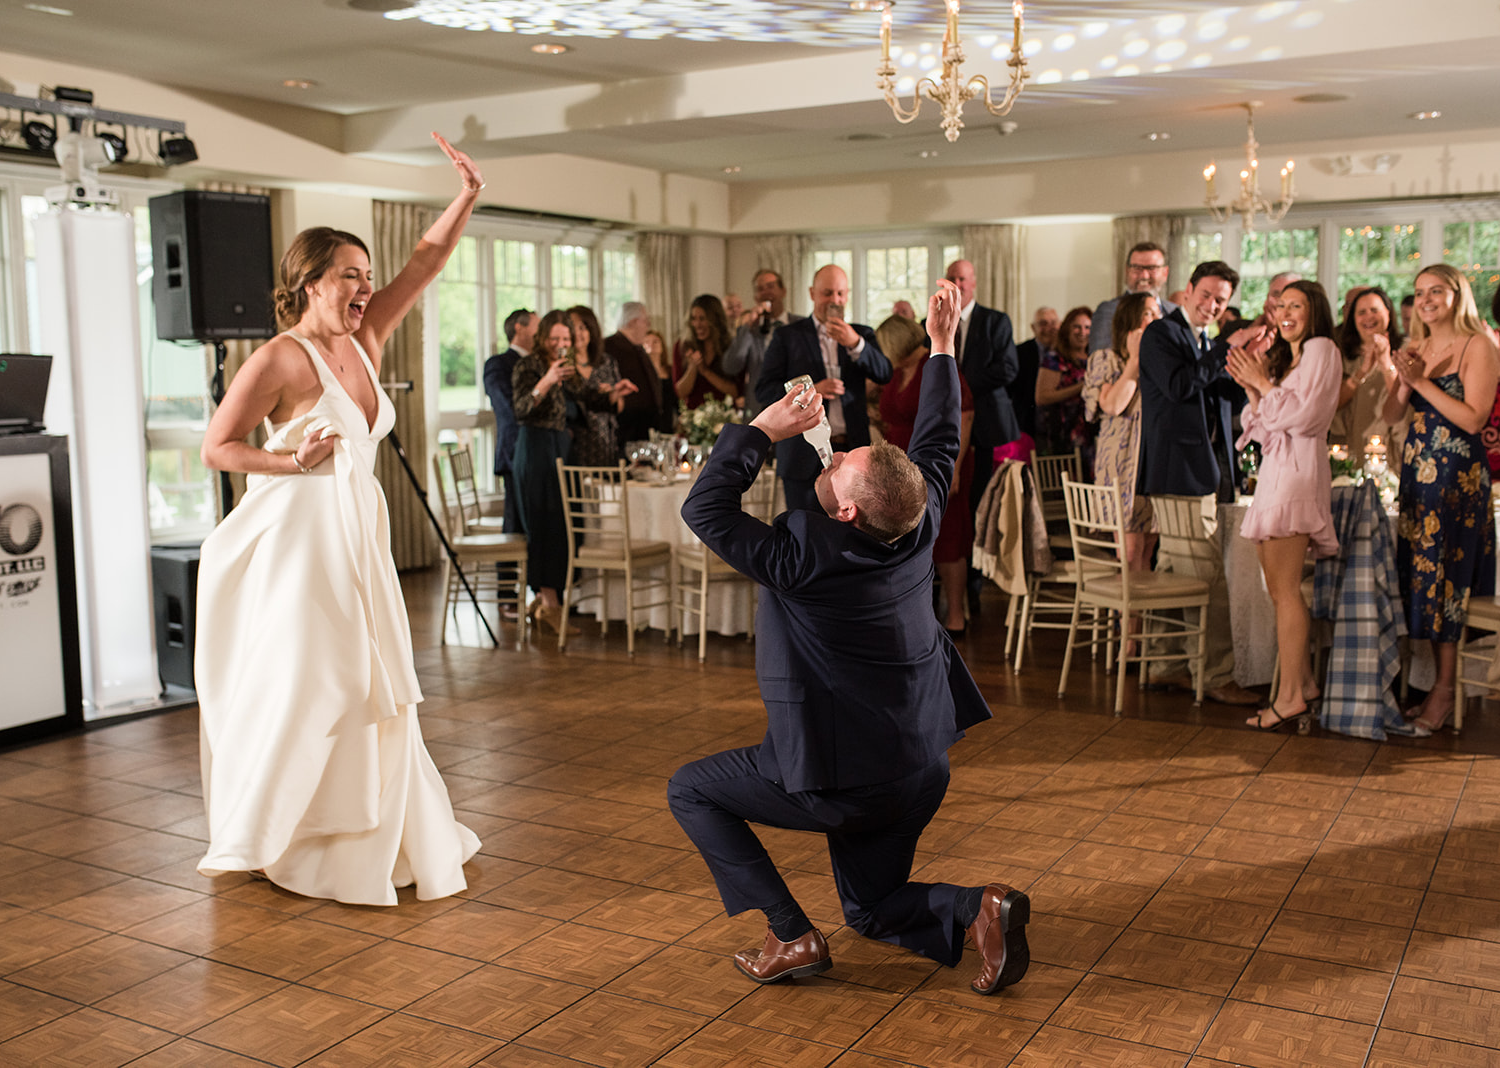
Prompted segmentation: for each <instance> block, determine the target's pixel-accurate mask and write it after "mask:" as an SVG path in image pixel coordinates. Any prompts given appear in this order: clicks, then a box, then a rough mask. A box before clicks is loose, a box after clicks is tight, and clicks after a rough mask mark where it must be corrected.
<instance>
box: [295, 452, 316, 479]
mask: <svg viewBox="0 0 1500 1068" xmlns="http://www.w3.org/2000/svg"><path fill="white" fill-rule="evenodd" d="M292 463H294V464H296V465H297V470H298V472H299V473H301V474H304V475H310V474H312V468H311V467H303V466H302V461H301V460H299V459H297V454H296V453H295V452H294V453H292Z"/></svg>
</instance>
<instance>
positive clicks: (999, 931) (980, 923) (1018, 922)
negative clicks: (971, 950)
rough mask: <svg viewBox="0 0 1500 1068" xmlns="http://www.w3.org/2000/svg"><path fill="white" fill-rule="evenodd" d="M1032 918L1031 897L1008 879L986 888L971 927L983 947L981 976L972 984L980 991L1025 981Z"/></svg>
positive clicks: (977, 943)
mask: <svg viewBox="0 0 1500 1068" xmlns="http://www.w3.org/2000/svg"><path fill="white" fill-rule="evenodd" d="M1030 920H1031V899H1030V898H1029V897H1027V896H1026V895H1025V894H1023V893H1021V891H1019V890H1016V889H1014V888H1013V887H1009V886H1006V885H1005V884H1004V883H990V885H989V886H986V887H985V888H984V897H983V898H982V899H981V900H980V903H979V915H978V917H976V918H975V920H974V923H973V924H972V925H971V926H970V927H969V937H970V938H972V939H973V940H974V947H975V948H976V949H978V950H979V958H980V965H979V977H978V978H977V979H975V980H974V981H973V982H972V983H970V984H969V985H970V986H971V987H973V988H974V991H975V992H976V993H979V994H993V993H994V992H995V991H997V990H999V989H1000V988H1002V987H1007V986H1010V985H1011V984H1012V983H1018V982H1020V981H1021V977H1022V976H1024V975H1025V974H1026V969H1027V968H1029V967H1030V966H1031V949H1030V947H1029V946H1027V945H1026V924H1027V923H1028V922H1029V921H1030Z"/></svg>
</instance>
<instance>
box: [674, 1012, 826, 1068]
mask: <svg viewBox="0 0 1500 1068" xmlns="http://www.w3.org/2000/svg"><path fill="white" fill-rule="evenodd" d="M842 1052H843V1050H841V1049H839V1048H838V1047H836V1046H829V1045H824V1044H822V1043H819V1042H813V1041H809V1040H807V1039H802V1038H795V1037H792V1036H790V1035H785V1034H777V1033H775V1032H767V1031H761V1030H755V1029H753V1028H749V1027H740V1026H738V1025H736V1024H733V1023H730V1022H728V1021H725V1020H715V1021H714V1022H713V1023H710V1024H708V1025H707V1026H706V1027H704V1028H703V1029H702V1030H701V1031H699V1032H698V1033H697V1034H695V1035H693V1036H692V1037H691V1038H689V1039H688V1040H687V1041H685V1042H683V1043H682V1044H681V1045H679V1046H678V1047H677V1048H676V1049H674V1050H672V1051H671V1052H670V1053H668V1054H667V1055H666V1056H664V1057H662V1058H661V1060H659V1061H656V1062H655V1063H656V1064H657V1065H659V1066H661V1068H783V1066H784V1068H823V1066H824V1065H827V1064H830V1063H832V1062H833V1060H834V1059H835V1058H837V1057H838V1056H839V1054H840V1053H842Z"/></svg>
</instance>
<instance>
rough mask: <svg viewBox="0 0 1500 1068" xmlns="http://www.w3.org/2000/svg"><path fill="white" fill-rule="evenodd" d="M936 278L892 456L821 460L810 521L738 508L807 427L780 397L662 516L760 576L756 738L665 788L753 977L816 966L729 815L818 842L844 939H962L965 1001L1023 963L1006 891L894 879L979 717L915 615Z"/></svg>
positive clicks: (933, 450) (926, 606) (944, 308)
mask: <svg viewBox="0 0 1500 1068" xmlns="http://www.w3.org/2000/svg"><path fill="white" fill-rule="evenodd" d="M938 285H939V287H940V288H939V289H938V292H937V293H936V294H935V295H934V296H933V297H932V299H931V300H930V301H929V305H928V308H929V310H928V318H927V326H928V331H929V333H930V334H931V336H932V341H933V351H934V355H933V356H931V357H929V358H928V360H927V364H926V367H925V368H924V370H923V379H922V394H921V403H920V409H919V411H918V414H917V421H916V429H915V433H914V434H913V435H912V440H911V447H910V450H909V453H907V454H903V453H902V452H901V450H900V449H898V448H896V447H895V446H893V445H889V444H881V445H876V446H873V447H871V446H866V447H864V448H860V449H855V450H854V451H853V452H849V453H837V454H835V455H834V458H833V464H832V466H830V467H829V468H828V469H827V470H826V471H824V472H823V473H822V474H821V475H820V476H819V477H818V479H817V482H816V485H815V491H816V493H817V499H818V502H819V503H820V504H821V505H822V509H823V511H822V512H815V511H806V510H794V511H791V512H787V513H784V514H783V515H781V516H779V517H778V518H777V519H776V522H775V523H774V524H773V525H772V526H769V527H768V526H766V525H765V524H764V523H762V522H761V521H759V520H757V519H755V518H754V517H752V516H750V515H747V514H746V513H745V512H744V511H742V510H741V507H740V498H741V496H742V495H743V494H744V492H745V491H746V490H747V489H749V487H750V486H751V484H752V483H753V482H754V481H755V477H756V473H757V472H758V471H759V470H760V466H761V464H762V463H763V462H764V460H765V457H766V454H767V452H769V451H770V449H771V446H772V445H774V444H775V443H776V442H779V441H783V440H786V439H787V438H790V437H793V436H794V435H797V434H800V433H802V432H803V431H805V430H807V429H809V428H810V427H812V426H814V425H816V424H817V422H818V418H819V415H820V413H821V409H822V403H823V402H822V398H821V397H819V396H818V395H817V394H816V393H815V392H813V391H811V390H809V391H806V392H804V393H801V394H790V395H788V396H786V397H783V398H782V399H781V400H779V401H777V402H775V403H773V404H771V405H770V406H768V407H767V408H766V409H765V410H764V411H762V412H761V413H760V414H759V415H758V416H757V417H756V418H755V421H754V422H752V423H751V424H750V425H749V426H732V425H731V426H726V427H725V428H724V432H723V433H722V434H721V435H720V437H719V440H718V443H717V444H716V445H715V447H714V451H713V455H712V456H711V457H710V459H709V462H708V465H707V466H706V467H705V468H704V470H703V473H702V474H701V475H700V476H699V478H698V482H697V484H696V485H695V486H694V487H693V490H692V492H691V493H690V494H689V495H688V499H687V501H686V502H685V503H684V504H683V507H682V515H683V518H684V519H685V520H686V521H687V524H688V526H689V527H691V528H692V529H693V532H694V533H695V534H697V535H698V536H699V537H700V538H701V539H702V540H703V541H704V543H705V544H706V545H708V547H709V548H710V549H712V550H713V551H714V552H715V553H717V554H718V555H719V556H720V557H722V558H723V559H724V560H726V561H727V562H728V563H729V564H731V565H732V566H733V567H734V568H735V569H736V570H738V571H740V572H742V573H743V574H745V575H747V576H749V577H750V578H752V579H754V580H755V581H756V582H758V583H760V585H761V592H760V611H759V615H758V617H757V618H758V624H757V630H756V639H757V640H756V647H755V658H756V676H757V678H758V679H759V682H760V692H761V697H762V698H763V699H764V701H765V705H766V717H767V721H768V730H767V732H766V737H765V739H764V740H763V741H762V742H761V743H760V745H758V746H751V747H749V748H745V749H734V750H730V751H729V752H725V753H719V754H717V755H715V756H711V757H707V758H705V759H703V760H698V761H695V762H693V763H691V764H688V765H686V766H684V767H682V768H680V769H678V771H677V773H676V774H675V775H673V776H672V780H671V783H670V784H669V785H668V788H667V798H668V801H669V803H670V804H671V807H672V814H673V815H674V816H676V817H677V821H678V822H679V823H680V824H681V825H682V828H683V830H684V831H686V832H687V835H688V837H689V838H691V839H692V840H693V843H694V844H695V845H696V846H697V847H698V849H699V851H700V852H701V853H702V854H703V858H704V860H705V861H706V862H707V863H708V867H709V870H710V872H712V874H713V877H714V881H715V883H716V884H717V886H718V890H719V896H720V897H721V898H722V899H723V901H724V907H725V909H727V910H728V911H729V913H730V914H734V913H739V912H743V911H744V910H746V909H751V908H755V909H760V910H761V911H762V912H764V913H765V916H766V922H767V928H768V929H767V931H766V938H765V943H764V945H763V946H762V947H761V948H760V949H759V950H758V951H757V950H754V949H750V950H745V951H744V952H741V953H737V954H735V957H734V962H735V966H736V967H737V968H738V969H739V970H740V971H741V972H743V973H744V974H745V975H746V976H748V977H749V978H750V979H753V980H754V981H755V982H758V983H771V982H775V981H777V980H779V979H788V978H801V977H803V976H810V975H816V974H818V973H819V972H823V971H827V970H828V969H829V968H831V967H832V966H833V962H832V960H831V959H830V957H829V953H828V944H827V942H826V941H824V938H823V935H822V934H821V933H819V931H818V930H817V929H816V928H815V927H813V925H812V923H811V921H810V920H808V918H807V916H806V914H804V913H803V911H802V909H801V907H800V906H799V905H798V904H797V901H796V900H795V899H794V898H793V897H792V894H791V892H790V891H789V890H788V889H787V885H786V883H785V882H784V881H783V880H782V877H781V875H780V873H778V872H777V870H776V867H775V865H774V864H773V863H772V862H771V859H770V857H769V856H767V854H766V851H765V849H764V848H763V847H762V846H761V843H760V840H759V839H758V838H756V836H755V832H754V831H752V830H751V829H750V827H749V823H748V822H747V821H753V822H755V823H761V824H765V825H768V826H772V827H785V828H790V829H793V830H805V831H815V832H819V833H822V834H824V835H826V836H827V839H828V850H829V855H830V858H831V860H832V863H833V877H834V881H835V883H836V885H837V887H838V892H839V897H840V899H841V901H842V902H843V909H844V919H845V921H846V922H847V923H848V924H849V926H850V927H852V928H854V929H855V930H856V931H858V932H859V933H860V934H863V935H865V936H867V937H869V938H875V939H879V940H881V941H884V942H892V943H894V944H896V945H900V946H905V947H907V948H908V949H912V950H915V951H916V952H918V953H921V954H923V955H924V956H927V957H930V958H932V959H933V960H936V961H939V962H940V963H943V964H946V965H948V966H950V967H951V966H954V965H956V964H957V963H958V961H959V959H960V958H961V957H962V955H963V948H964V937H965V934H967V935H968V936H969V937H971V938H972V939H973V941H974V945H975V946H976V947H977V949H978V951H979V956H980V966H979V974H978V976H977V977H976V978H975V979H974V981H973V983H972V984H971V985H972V987H973V989H974V990H975V991H977V992H978V993H981V994H992V993H994V992H995V991H996V990H999V989H1000V988H1002V987H1005V986H1009V985H1010V984H1012V983H1015V982H1017V981H1018V980H1019V979H1020V978H1021V977H1022V976H1023V975H1025V973H1026V968H1027V965H1028V964H1029V963H1030V959H1031V958H1030V953H1029V950H1028V948H1027V945H1026V923H1027V921H1028V919H1029V918H1030V908H1031V906H1030V902H1029V901H1028V899H1027V897H1026V895H1025V894H1023V893H1021V892H1020V891H1019V890H1014V889H1012V888H1011V887H1009V886H1005V885H1004V884H1001V883H991V884H990V885H988V886H975V887H959V886H954V885H951V884H948V883H914V882H910V881H909V880H910V878H911V868H912V859H913V856H914V854H915V851H916V847H917V840H918V838H919V837H920V836H921V834H922V831H923V829H924V828H925V827H926V826H927V824H928V822H929V821H930V820H931V819H932V817H933V814H934V813H936V812H937V810H938V806H939V805H940V804H942V801H943V795H944V794H945V793H946V791H947V788H948V755H947V750H948V747H949V746H951V745H952V744H953V743H954V742H956V741H957V740H958V739H959V738H961V737H962V736H963V729H964V728H965V727H969V726H972V725H973V724H975V723H978V722H981V721H983V720H985V719H988V718H989V715H990V712H989V708H988V706H987V705H986V704H985V702H984V698H983V697H982V696H981V695H980V693H979V688H978V687H977V686H976V685H975V684H974V680H973V678H972V677H971V676H970V675H969V671H968V669H967V668H966V667H965V666H964V663H963V660H962V659H961V658H960V657H959V655H958V653H957V652H956V651H955V650H954V648H953V644H952V642H950V641H949V640H948V636H947V635H946V634H945V633H944V632H943V630H942V628H941V627H940V626H938V621H937V619H936V617H935V616H934V615H933V612H932V543H933V540H934V539H935V538H936V537H937V532H938V527H939V525H940V523H941V521H942V516H943V508H944V505H945V504H946V503H947V497H948V489H949V486H950V485H951V482H952V477H953V467H954V463H955V461H956V460H957V457H958V443H959V381H958V377H959V370H958V367H957V365H956V364H955V363H954V360H953V357H952V356H951V355H947V354H948V353H951V352H952V351H953V335H954V330H955V327H956V325H957V323H958V315H959V311H960V308H959V296H958V291H957V289H956V288H955V287H954V286H953V285H952V283H950V282H946V281H944V282H939V283H938ZM824 513H826V514H824Z"/></svg>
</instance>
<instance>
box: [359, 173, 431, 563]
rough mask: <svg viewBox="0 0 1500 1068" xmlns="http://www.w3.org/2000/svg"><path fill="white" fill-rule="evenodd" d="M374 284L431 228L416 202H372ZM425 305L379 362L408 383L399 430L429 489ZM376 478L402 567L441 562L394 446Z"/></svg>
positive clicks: (400, 394)
mask: <svg viewBox="0 0 1500 1068" xmlns="http://www.w3.org/2000/svg"><path fill="white" fill-rule="evenodd" d="M373 206H374V217H375V242H374V245H373V247H372V249H371V251H372V252H373V254H374V258H375V263H374V268H375V286H376V288H377V289H378V288H379V287H381V286H383V285H386V284H387V283H389V282H390V280H391V279H392V278H394V277H395V276H396V274H397V273H398V272H399V271H400V270H401V268H402V267H404V266H405V265H406V261H407V260H408V259H410V258H411V254H412V250H413V249H415V248H416V247H417V241H418V240H420V239H421V237H422V235H423V234H424V233H426V232H427V228H428V227H429V226H431V225H432V222H433V213H432V212H431V211H429V210H428V209H427V208H424V207H422V206H421V205H418V204H392V203H389V202H387V201H383V200H377V201H375V202H374V205H373ZM422 318H423V316H422V302H421V301H420V300H419V301H418V302H417V304H416V306H415V307H414V308H412V310H411V311H410V312H408V313H407V315H406V318H405V319H403V320H402V321H401V325H400V326H398V327H396V332H395V333H394V334H392V335H391V338H390V340H389V341H387V342H386V345H385V353H384V355H383V357H382V359H381V366H380V380H381V381H382V382H410V383H411V384H412V388H411V389H410V390H409V391H400V390H396V391H392V392H391V393H390V397H391V403H392V404H394V405H395V407H396V428H395V432H396V434H398V435H399V436H400V438H401V444H402V445H404V446H405V447H406V455H407V458H408V459H409V460H410V461H411V466H412V469H413V470H414V471H415V472H416V475H417V479H418V480H419V481H420V482H421V484H422V486H423V487H424V488H425V487H426V486H427V483H428V473H429V471H430V469H431V466H432V461H431V460H430V459H429V458H428V457H429V454H430V450H429V443H428V440H427V417H426V389H425V388H424V385H423V382H424V378H423V374H422ZM375 476H376V477H377V478H379V479H380V484H381V486H382V487H383V488H384V489H385V497H386V501H387V503H388V504H389V506H390V510H391V555H392V556H394V557H395V559H396V567H397V568H400V569H406V568H413V567H427V566H429V565H431V564H435V563H437V561H438V553H439V551H440V550H439V548H438V543H437V538H436V537H435V536H434V535H433V533H432V523H431V521H430V520H429V519H428V518H427V513H426V511H425V510H423V508H422V502H421V500H420V498H418V497H417V495H416V493H415V492H414V491H413V490H412V488H411V482H410V481H408V479H407V477H406V472H405V471H404V470H402V467H401V461H400V459H399V458H398V457H397V455H396V450H395V448H394V446H392V445H391V443H390V442H387V443H386V444H385V445H383V446H381V448H380V451H379V452H378V453H376V458H375Z"/></svg>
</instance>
